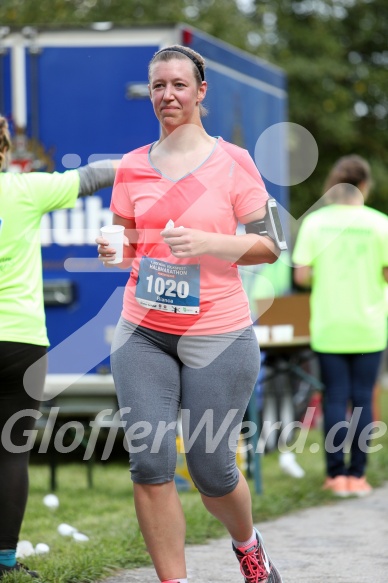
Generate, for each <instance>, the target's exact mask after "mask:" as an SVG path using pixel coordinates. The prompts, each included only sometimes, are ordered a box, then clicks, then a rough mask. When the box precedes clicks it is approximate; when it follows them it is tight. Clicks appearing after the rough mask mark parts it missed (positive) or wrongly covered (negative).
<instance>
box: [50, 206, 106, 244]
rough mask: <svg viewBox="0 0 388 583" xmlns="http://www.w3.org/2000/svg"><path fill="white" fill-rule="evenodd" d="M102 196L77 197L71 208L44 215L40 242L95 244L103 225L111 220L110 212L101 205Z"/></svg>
mask: <svg viewBox="0 0 388 583" xmlns="http://www.w3.org/2000/svg"><path fill="white" fill-rule="evenodd" d="M102 203H103V201H102V198H101V197H99V196H93V197H92V198H86V199H78V200H77V202H76V204H75V206H74V208H73V209H67V210H59V211H55V212H53V213H50V214H48V215H44V216H43V218H42V222H41V243H42V246H44V247H48V246H49V245H52V244H53V243H55V244H57V245H61V246H62V247H67V246H69V245H96V243H95V239H96V237H98V235H99V234H100V228H101V227H102V226H103V225H109V224H110V223H111V222H112V212H111V211H110V210H109V208H107V207H103V205H102Z"/></svg>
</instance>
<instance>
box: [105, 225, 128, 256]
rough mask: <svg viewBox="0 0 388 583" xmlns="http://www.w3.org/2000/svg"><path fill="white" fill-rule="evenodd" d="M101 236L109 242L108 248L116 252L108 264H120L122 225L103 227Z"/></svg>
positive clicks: (122, 237) (122, 242)
mask: <svg viewBox="0 0 388 583" xmlns="http://www.w3.org/2000/svg"><path fill="white" fill-rule="evenodd" d="M101 236H102V237H104V239H106V240H107V241H109V247H113V248H114V250H115V251H116V257H115V258H114V259H112V260H110V261H109V263H121V262H122V260H123V251H124V227H123V225H105V226H104V227H101Z"/></svg>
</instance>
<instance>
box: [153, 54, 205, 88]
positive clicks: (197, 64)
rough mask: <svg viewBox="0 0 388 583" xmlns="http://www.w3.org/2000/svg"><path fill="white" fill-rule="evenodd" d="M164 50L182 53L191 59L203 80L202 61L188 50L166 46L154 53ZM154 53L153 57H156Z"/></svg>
mask: <svg viewBox="0 0 388 583" xmlns="http://www.w3.org/2000/svg"><path fill="white" fill-rule="evenodd" d="M166 51H174V52H175V53H182V55H186V57H189V59H190V60H191V61H193V63H194V65H195V66H196V67H197V69H198V71H199V74H200V76H201V79H202V81H205V72H204V70H203V66H202V63H201V62H200V61H198V59H197V57H195V56H194V55H192V54H191V53H189V51H185V49H181V48H178V47H167V48H165V49H161V50H160V51H158V52H157V53H156V55H159V54H160V53H165V52H166ZM156 55H155V57H156Z"/></svg>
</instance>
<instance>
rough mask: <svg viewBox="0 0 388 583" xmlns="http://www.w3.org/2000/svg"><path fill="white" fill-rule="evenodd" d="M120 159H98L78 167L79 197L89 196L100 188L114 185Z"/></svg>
mask: <svg viewBox="0 0 388 583" xmlns="http://www.w3.org/2000/svg"><path fill="white" fill-rule="evenodd" d="M118 165H119V160H98V161H97V162H92V164H87V165H86V166H81V168H78V174H79V178H80V183H79V192H78V197H79V198H80V197H82V196H89V195H91V194H93V193H94V192H96V190H100V188H106V187H108V186H113V182H114V179H115V176H116V170H117V168H118Z"/></svg>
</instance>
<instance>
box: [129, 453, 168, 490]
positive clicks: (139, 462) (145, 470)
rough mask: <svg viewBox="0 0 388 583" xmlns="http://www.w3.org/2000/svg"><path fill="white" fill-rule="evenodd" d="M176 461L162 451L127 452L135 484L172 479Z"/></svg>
mask: <svg viewBox="0 0 388 583" xmlns="http://www.w3.org/2000/svg"><path fill="white" fill-rule="evenodd" d="M175 463H176V461H175V460H174V459H172V458H171V455H168V454H167V455H163V453H162V452H159V453H157V454H153V453H150V452H148V454H147V453H146V452H145V455H141V454H139V453H137V454H135V455H133V454H131V453H130V454H129V465H130V472H131V478H132V480H133V481H134V482H135V483H137V484H164V483H165V482H171V481H172V480H173V479H174V471H175Z"/></svg>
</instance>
